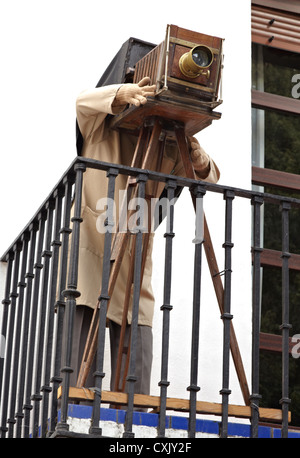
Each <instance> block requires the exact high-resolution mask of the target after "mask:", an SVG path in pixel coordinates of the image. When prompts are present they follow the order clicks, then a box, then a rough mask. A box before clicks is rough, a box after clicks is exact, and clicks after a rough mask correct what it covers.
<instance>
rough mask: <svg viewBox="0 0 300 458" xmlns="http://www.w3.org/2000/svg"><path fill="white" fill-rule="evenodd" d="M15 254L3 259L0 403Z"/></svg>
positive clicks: (10, 252) (9, 253)
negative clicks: (5, 269) (4, 275)
mask: <svg viewBox="0 0 300 458" xmlns="http://www.w3.org/2000/svg"><path fill="white" fill-rule="evenodd" d="M14 258H15V253H14V251H13V250H11V251H9V252H8V253H7V255H6V257H5V260H6V262H7V271H6V279H5V293H4V299H3V300H2V305H3V309H2V326H1V348H0V350H1V353H0V403H1V395H2V382H3V374H4V363H5V349H6V337H7V323H8V313H9V304H10V298H9V293H10V288H11V280H12V270H13V264H14Z"/></svg>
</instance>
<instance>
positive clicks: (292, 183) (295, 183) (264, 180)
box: [252, 167, 300, 191]
mask: <svg viewBox="0 0 300 458" xmlns="http://www.w3.org/2000/svg"><path fill="white" fill-rule="evenodd" d="M252 183H253V184H257V185H260V186H275V187H276V188H283V189H288V190H289V191H291V190H292V191H300V175H297V174H295V173H287V172H281V171H280V170H272V169H266V168H263V167H252Z"/></svg>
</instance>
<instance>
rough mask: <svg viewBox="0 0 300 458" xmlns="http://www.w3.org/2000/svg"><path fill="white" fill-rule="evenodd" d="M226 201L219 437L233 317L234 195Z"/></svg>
mask: <svg viewBox="0 0 300 458" xmlns="http://www.w3.org/2000/svg"><path fill="white" fill-rule="evenodd" d="M224 199H225V200H226V211H225V242H224V244H223V248H224V249H225V271H224V312H223V313H222V315H221V318H222V320H223V327H224V330H223V378H222V380H223V385H222V389H221V390H220V394H221V395H222V421H221V434H220V435H221V437H227V435H228V402H229V395H230V394H231V390H230V389H229V366H230V325H231V320H232V318H233V316H232V315H231V313H230V312H231V273H232V269H231V267H232V266H231V250H232V248H233V243H232V201H233V199H234V193H233V192H231V191H226V192H225V194H224Z"/></svg>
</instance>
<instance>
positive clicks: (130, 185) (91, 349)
mask: <svg viewBox="0 0 300 458" xmlns="http://www.w3.org/2000/svg"><path fill="white" fill-rule="evenodd" d="M173 129H174V134H175V138H176V141H177V145H178V148H179V151H180V154H181V159H182V163H183V166H184V170H185V175H186V177H187V178H192V179H195V172H194V169H193V165H192V162H191V159H190V155H189V148H188V143H187V138H186V135H185V131H184V128H183V127H182V126H179V125H178V124H175V125H174V127H173ZM162 133H163V129H162V122H160V120H159V119H156V120H155V122H154V125H153V128H152V130H151V123H148V122H145V123H144V126H143V127H142V128H141V130H140V135H139V138H138V142H137V146H136V149H135V153H134V156H133V160H132V164H131V166H132V167H138V168H141V169H144V170H147V169H149V170H150V169H152V170H156V171H160V169H161V161H162V157H163V150H164V143H165V141H164V136H162V135H161V134H162ZM159 145H160V146H159ZM158 146H159V148H158ZM157 151H158V152H159V154H157ZM144 152H145V154H144ZM154 158H156V163H153V161H154ZM153 166H154V168H153ZM153 185H154V186H157V184H156V185H155V184H154V183H153ZM136 192H137V189H136V186H135V180H133V179H132V178H131V177H128V180H127V185H126V193H125V201H126V202H127V199H128V198H130V197H131V196H135V194H136ZM126 194H127V198H126ZM153 195H155V189H153ZM192 198H193V197H192ZM126 202H125V204H126ZM193 202H194V206H195V201H194V198H193ZM125 206H126V205H124V207H123V208H122V210H121V211H127V208H125ZM127 217H128V218H129V217H130V213H129V212H128V213H127ZM149 232H150V231H149V230H148V231H147V233H145V234H144V245H143V262H142V275H141V279H142V278H143V269H144V265H145V258H146V253H147V248H148V240H149ZM129 237H130V233H129V231H126V232H119V231H118V230H117V232H116V234H115V237H114V241H113V244H112V255H111V271H110V278H109V297H111V296H112V294H113V290H114V286H115V283H116V279H117V276H118V273H119V270H120V266H121V263H122V260H123V257H124V253H125V249H126V246H127V244H128V241H129ZM203 245H204V250H205V254H206V258H207V262H208V266H209V270H210V274H211V277H212V281H213V285H214V289H215V293H216V297H217V301H218V305H219V309H220V312H221V314H222V313H223V310H224V306H223V303H224V288H223V284H222V281H221V278H220V276H219V275H218V273H219V272H220V270H219V268H218V264H217V261H216V257H215V253H214V249H213V245H212V241H211V237H210V233H209V229H208V225H207V221H206V218H205V217H204V243H203ZM132 258H133V259H134V256H133V257H132ZM132 278H133V265H132V266H131V267H130V271H129V273H128V282H127V289H126V294H125V298H124V309H123V320H122V327H121V336H120V346H119V353H118V361H117V371H116V383H115V391H118V386H119V378H120V372H121V359H122V353H123V346H124V334H125V327H126V320H127V312H128V307H129V302H130V295H131V287H132ZM98 328H99V303H98V305H97V307H96V308H95V311H94V315H93V318H92V322H91V325H90V330H89V334H88V337H87V342H86V346H85V350H84V354H83V358H82V363H81V367H80V371H79V375H78V380H77V387H82V386H85V382H86V379H87V376H88V374H89V371H90V367H91V364H92V361H93V358H94V356H95V353H96V346H97V332H98ZM230 348H231V353H232V357H233V361H234V364H235V369H236V372H237V375H238V379H239V382H240V387H241V391H242V394H243V398H244V402H245V404H246V405H249V404H250V401H249V396H250V393H249V389H248V385H247V379H246V375H245V372H244V367H243V362H242V358H241V355H240V351H239V346H238V342H237V339H236V335H235V332H234V328H233V324H232V323H231V333H230ZM128 354H129V351H128ZM125 373H126V369H125ZM123 387H124V382H123Z"/></svg>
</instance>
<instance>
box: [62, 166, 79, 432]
mask: <svg viewBox="0 0 300 458" xmlns="http://www.w3.org/2000/svg"><path fill="white" fill-rule="evenodd" d="M85 170H86V167H85V166H84V165H83V164H77V165H76V166H75V172H76V181H75V204H74V205H75V207H74V216H73V218H72V223H73V227H72V239H71V251H70V261H69V266H68V268H69V271H68V283H67V289H66V290H65V291H64V292H63V294H64V296H65V298H66V314H65V322H64V324H65V326H64V332H65V336H66V345H65V348H64V361H63V363H64V366H63V367H62V369H61V372H62V375H63V377H62V378H63V380H62V401H61V419H60V422H59V423H58V424H57V427H56V431H57V432H60V431H68V430H69V425H68V423H67V419H68V399H69V387H70V374H71V373H72V372H73V369H72V367H71V357H72V341H73V326H74V319H75V307H76V299H77V298H78V297H79V296H80V292H79V291H77V280H78V258H79V236H80V223H81V222H82V218H81V201H82V185H83V173H84V172H85Z"/></svg>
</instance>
